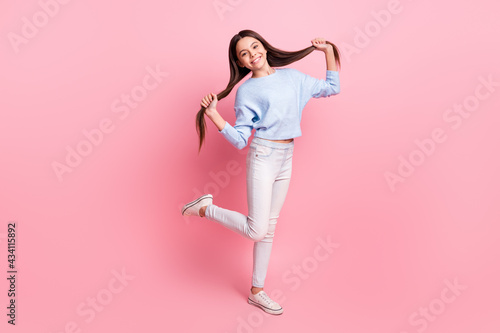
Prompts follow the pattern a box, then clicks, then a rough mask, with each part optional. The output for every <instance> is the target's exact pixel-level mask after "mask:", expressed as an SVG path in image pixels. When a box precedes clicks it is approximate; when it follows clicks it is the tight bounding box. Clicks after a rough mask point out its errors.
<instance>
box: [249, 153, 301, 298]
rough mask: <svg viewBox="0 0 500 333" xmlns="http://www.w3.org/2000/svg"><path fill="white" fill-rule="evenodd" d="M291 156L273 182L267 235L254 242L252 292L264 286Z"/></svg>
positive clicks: (286, 188) (287, 180) (288, 176)
mask: <svg viewBox="0 0 500 333" xmlns="http://www.w3.org/2000/svg"><path fill="white" fill-rule="evenodd" d="M291 171H292V165H291V156H290V157H289V160H287V162H286V163H285V165H284V166H283V170H282V172H281V174H280V177H279V178H278V179H277V180H276V181H275V182H274V184H273V192H272V193H273V195H272V202H271V212H270V217H269V228H268V232H267V234H266V236H265V237H264V239H262V240H261V241H259V242H255V243H254V247H253V276H252V286H253V288H252V293H258V292H259V291H260V290H262V288H263V287H264V280H265V278H266V274H267V268H268V265H269V259H270V257H271V250H272V246H273V237H274V232H275V230H276V224H277V222H278V217H279V214H280V211H281V208H282V207H283V204H284V203H285V198H286V194H287V192H288V187H289V185H290V179H291Z"/></svg>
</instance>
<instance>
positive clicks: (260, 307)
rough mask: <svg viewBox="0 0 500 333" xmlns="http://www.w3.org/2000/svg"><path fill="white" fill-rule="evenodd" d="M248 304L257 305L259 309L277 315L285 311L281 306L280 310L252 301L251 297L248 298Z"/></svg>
mask: <svg viewBox="0 0 500 333" xmlns="http://www.w3.org/2000/svg"><path fill="white" fill-rule="evenodd" d="M248 304H251V305H253V306H256V307H258V308H259V309H261V310H262V311H264V312H266V313H269V314H272V315H275V316H279V315H280V314H282V313H283V308H281V309H279V310H273V309H269V308H266V307H265V306H263V305H261V304H259V303H256V302H254V301H252V300H251V299H250V298H248Z"/></svg>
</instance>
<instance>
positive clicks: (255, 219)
mask: <svg viewBox="0 0 500 333" xmlns="http://www.w3.org/2000/svg"><path fill="white" fill-rule="evenodd" d="M273 157H274V156H273V148H270V147H264V146H257V147H256V146H251V147H250V149H249V151H248V155H247V203H248V216H246V215H243V214H241V213H239V212H235V211H231V210H228V209H224V208H221V207H218V206H216V205H213V204H212V205H208V206H207V207H206V209H205V211H204V212H203V213H204V215H205V217H206V218H207V219H209V220H211V221H214V222H217V223H219V224H221V225H222V226H224V227H226V228H228V229H230V230H233V231H235V232H237V233H239V234H240V235H242V236H244V237H246V238H248V239H251V240H253V241H260V240H262V239H263V238H264V237H265V236H266V234H267V232H268V226H269V216H270V211H271V202H272V196H273V183H274V180H275V178H276V174H278V171H279V166H280V164H281V163H278V162H277V161H275V160H274V159H273ZM279 162H281V160H280V161H279Z"/></svg>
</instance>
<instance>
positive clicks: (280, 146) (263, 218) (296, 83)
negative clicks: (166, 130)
mask: <svg viewBox="0 0 500 333" xmlns="http://www.w3.org/2000/svg"><path fill="white" fill-rule="evenodd" d="M311 43H312V46H310V47H308V48H305V49H303V50H300V51H297V52H287V51H282V50H280V49H277V48H275V47H273V46H272V45H270V44H269V43H268V42H267V41H266V40H265V39H264V38H262V36H260V35H259V34H258V33H256V32H254V31H252V30H242V31H240V32H239V33H238V34H237V35H235V36H234V37H233V38H232V39H231V42H230V44H229V65H230V70H231V77H230V80H229V83H228V85H227V87H226V89H225V90H224V91H222V92H221V93H220V94H219V95H216V94H214V93H210V94H208V95H206V96H205V97H203V99H202V100H201V106H202V108H201V110H200V111H199V112H198V114H197V117H196V125H197V131H198V134H199V149H201V146H202V144H203V141H204V137H205V116H207V117H208V118H209V119H210V120H211V121H212V122H213V123H214V125H215V126H216V127H217V129H218V130H219V133H221V134H222V135H223V136H224V138H226V139H227V140H228V141H229V142H230V143H231V144H233V145H234V146H235V147H236V148H238V149H242V148H244V147H245V146H246V145H247V143H248V138H249V137H250V135H251V133H252V130H253V129H255V134H254V138H253V140H252V142H251V144H250V149H249V150H248V153H247V158H246V168H247V203H248V216H246V215H243V214H241V213H239V212H235V211H231V210H227V209H224V208H221V207H219V206H216V205H214V204H213V203H212V201H213V197H212V195H211V194H206V195H203V196H201V197H200V198H198V199H196V200H194V201H192V202H190V203H188V204H186V205H185V206H184V207H183V208H182V215H196V216H200V217H206V218H207V219H208V220H211V221H214V222H217V223H219V224H221V225H223V226H225V227H227V228H229V229H231V230H233V231H235V232H237V233H239V234H241V235H242V236H244V237H246V238H248V239H251V240H252V241H254V242H255V243H254V247H253V275H252V287H251V289H250V293H249V296H248V303H250V304H252V305H255V306H257V307H259V308H261V309H262V310H264V311H265V312H267V313H270V314H276V315H278V314H281V313H283V308H282V307H281V306H280V305H279V304H278V303H277V302H275V301H273V300H272V299H271V298H270V297H269V296H268V295H267V294H266V293H265V292H264V290H263V288H264V280H265V277H266V273H267V267H268V263H269V258H270V256H271V248H272V244H273V237H274V231H275V228H276V222H277V219H278V216H279V213H280V210H281V207H282V206H283V203H284V201H285V197H286V194H287V191H288V185H289V183H290V177H291V174H292V156H293V150H294V141H293V139H294V138H296V137H299V136H301V130H300V119H301V116H302V109H303V108H304V106H305V105H306V103H307V102H308V101H309V99H310V98H311V97H314V98H319V97H328V96H331V95H335V94H338V93H339V92H340V84H339V73H338V71H337V65H338V66H339V67H340V58H339V52H338V49H337V47H336V46H335V45H334V44H332V43H330V42H327V41H325V40H324V39H323V38H315V39H313V40H312V41H311ZM313 50H319V51H322V52H324V53H325V57H326V67H327V71H326V80H319V79H315V78H313V77H311V76H309V75H306V74H303V73H302V72H300V71H298V70H295V69H292V68H274V67H281V66H286V65H288V64H291V63H293V62H295V61H297V60H300V59H302V58H303V57H305V56H306V55H308V54H309V53H311V52H312V51H313ZM250 72H252V75H251V77H250V78H248V79H247V80H246V81H245V82H243V83H242V84H241V86H240V87H239V88H238V89H237V92H236V97H235V105H234V109H235V112H236V122H235V125H234V126H231V125H230V124H229V123H228V122H226V121H225V120H224V118H222V116H221V115H220V114H219V113H218V112H217V110H216V107H217V101H218V100H219V99H222V98H224V97H226V96H227V95H228V94H229V93H230V92H231V90H232V89H233V88H234V86H235V85H236V84H237V83H238V82H239V81H241V80H242V79H243V78H244V77H245V76H246V75H247V74H248V73H250Z"/></svg>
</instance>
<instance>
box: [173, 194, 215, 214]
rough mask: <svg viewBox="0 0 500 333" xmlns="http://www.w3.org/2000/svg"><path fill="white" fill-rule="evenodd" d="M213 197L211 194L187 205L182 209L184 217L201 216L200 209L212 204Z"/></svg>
mask: <svg viewBox="0 0 500 333" xmlns="http://www.w3.org/2000/svg"><path fill="white" fill-rule="evenodd" d="M212 200H213V196H212V195H211V194H205V195H202V196H201V197H199V198H198V199H196V200H194V201H191V202H190V203H187V204H185V205H184V207H182V210H181V213H182V215H184V216H191V215H195V216H200V208H201V207H203V206H208V205H211V204H212Z"/></svg>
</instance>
